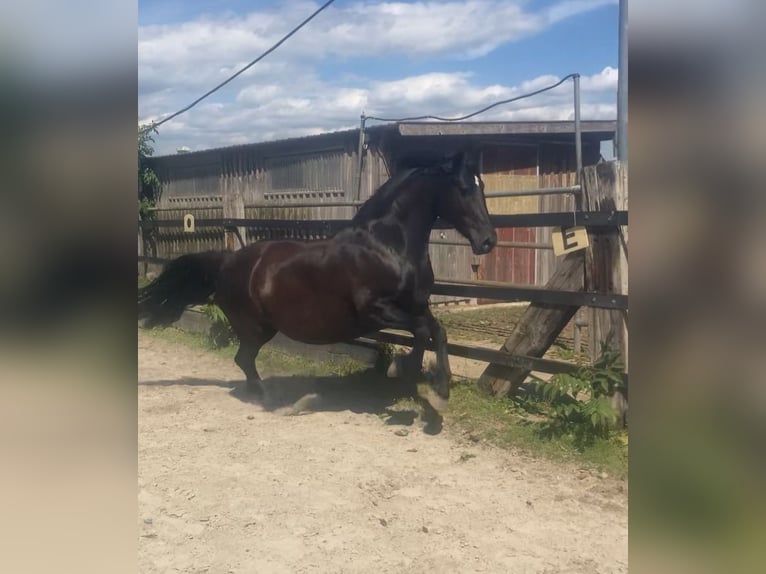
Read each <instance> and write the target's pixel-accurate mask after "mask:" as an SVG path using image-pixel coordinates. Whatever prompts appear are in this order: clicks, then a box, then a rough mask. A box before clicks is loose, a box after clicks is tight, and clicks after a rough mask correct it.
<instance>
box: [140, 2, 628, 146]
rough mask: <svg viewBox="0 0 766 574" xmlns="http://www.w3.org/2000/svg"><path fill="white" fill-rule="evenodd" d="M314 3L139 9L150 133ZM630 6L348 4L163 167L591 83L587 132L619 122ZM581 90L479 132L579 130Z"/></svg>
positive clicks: (497, 111) (160, 139)
mask: <svg viewBox="0 0 766 574" xmlns="http://www.w3.org/2000/svg"><path fill="white" fill-rule="evenodd" d="M321 4H322V2H310V1H305V0H287V1H273V0H261V1H257V2H253V1H249V2H246V1H243V0H241V1H237V0H195V1H194V2H188V1H185V0H164V1H160V0H139V4H138V11H139V15H138V21H139V30H138V82H139V93H138V97H139V99H138V109H139V123H140V124H144V123H148V122H151V121H157V120H160V119H162V118H163V117H165V116H167V115H169V114H171V113H173V112H175V111H177V110H179V109H181V108H182V107H184V106H186V105H188V104H189V103H191V102H192V101H193V100H195V99H196V98H197V97H199V96H201V95H202V94H203V93H205V92H206V91H207V90H209V89H211V88H212V87H213V86H215V85H216V84H218V83H220V82H221V81H223V80H225V79H226V78H227V77H229V76H230V75H231V74H233V73H234V72H236V71H237V70H239V69H240V68H241V67H243V66H244V65H246V64H247V63H249V62H250V61H251V60H253V59H255V58H256V57H257V56H258V55H260V54H261V53H262V52H263V51H265V50H266V49H267V48H269V47H270V46H271V45H272V44H274V43H275V42H276V41H277V40H279V39H280V38H281V37H282V36H283V35H284V34H286V33H287V32H289V31H290V30H291V29H292V28H293V27H294V26H296V25H297V24H298V23H300V22H301V21H302V20H303V19H304V18H306V17H307V16H308V15H309V14H311V13H312V12H313V11H314V10H316V9H317V8H318V7H319V6H320V5H321ZM617 22H618V0H468V1H464V2H454V1H400V2H376V1H356V0H336V1H335V3H334V4H332V5H331V6H330V7H329V8H327V9H326V10H325V11H323V12H322V13H320V14H319V15H318V16H317V17H316V18H315V19H314V20H312V21H311V22H309V23H308V24H307V25H306V26H305V27H304V28H303V29H301V30H300V31H299V32H298V33H297V34H296V35H295V36H293V37H292V38H290V39H289V40H287V42H286V43H285V44H283V45H282V46H281V47H280V48H278V49H277V50H276V51H275V52H273V53H272V54H270V55H269V56H267V57H266V58H265V59H264V60H262V61H261V62H259V63H258V64H256V65H255V66H253V67H252V68H250V69H249V70H248V71H247V72H245V73H244V74H242V75H241V76H239V77H238V78H236V79H235V80H234V81H233V82H231V83H230V84H228V85H227V86H226V87H224V88H223V89H221V90H219V91H218V92H215V93H214V94H212V95H211V96H209V97H208V98H207V99H205V100H203V101H202V102H201V103H200V104H198V105H197V106H196V107H195V108H193V109H192V110H190V111H188V112H186V113H184V114H182V115H180V116H178V117H176V118H174V119H172V120H170V121H169V122H167V123H166V124H163V125H162V126H160V128H159V134H158V135H155V136H154V137H155V154H156V155H163V154H171V153H175V152H176V150H177V148H179V147H182V146H184V147H188V148H189V149H191V150H201V149H209V148H214V147H221V146H228V145H237V144H244V143H252V142H260V141H268V140H275V139H282V138H287V137H297V136H304V135H311V134H317V133H323V132H328V131H335V130H339V129H349V128H354V127H358V125H359V116H360V114H361V113H362V112H364V113H365V114H367V115H376V116H383V117H407V116H416V115H425V114H429V115H438V116H443V117H456V116H459V115H464V114H467V113H471V112H473V111H476V110H478V109H480V108H482V107H484V106H487V105H489V104H492V103H494V102H496V101H499V100H504V99H507V98H511V97H514V96H517V95H521V94H524V93H527V92H529V91H533V90H536V89H538V88H540V87H543V86H546V85H550V84H553V83H555V82H557V81H558V80H559V79H560V78H562V77H564V76H566V75H567V74H570V73H579V74H580V75H581V88H582V97H581V101H582V107H581V109H582V119H584V120H587V119H615V118H616V115H617V112H616V109H617V108H616V92H617V72H618V71H617V40H618V37H617ZM572 117H573V109H572V84H571V82H566V83H564V84H563V85H562V86H561V87H559V88H557V89H556V90H553V91H551V92H547V93H545V94H541V95H538V96H534V97H532V98H528V99H524V100H522V101H520V102H518V103H513V104H508V105H504V106H499V107H497V108H494V109H493V110H491V111H490V112H487V113H486V114H482V115H480V116H477V117H476V118H474V119H475V120H567V119H572Z"/></svg>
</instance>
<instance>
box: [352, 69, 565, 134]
mask: <svg viewBox="0 0 766 574" xmlns="http://www.w3.org/2000/svg"><path fill="white" fill-rule="evenodd" d="M578 75H579V74H569V75H567V76H564V77H563V78H561V80H559V81H558V82H556V83H555V84H551V85H550V86H546V87H544V88H540V89H539V90H535V91H534V92H529V93H528V94H522V95H520V96H516V97H515V98H509V99H507V100H501V101H499V102H495V103H494V104H490V105H488V106H486V107H484V108H482V109H480V110H478V111H476V112H473V113H470V114H468V115H465V116H461V117H459V118H442V117H439V116H413V117H410V118H379V117H376V116H364V118H365V119H366V120H378V121H380V122H414V121H418V120H438V121H440V122H459V121H463V120H467V119H468V118H472V117H474V116H478V115H479V114H483V113H484V112H486V111H488V110H491V109H492V108H495V107H497V106H502V105H503V104H510V103H511V102H516V101H518V100H523V99H524V98H529V97H531V96H536V95H537V94H542V93H543V92H547V91H548V90H552V89H553V88H558V87H559V86H560V85H561V84H563V83H564V82H566V81H567V80H569V79H571V78H574V77H575V76H578Z"/></svg>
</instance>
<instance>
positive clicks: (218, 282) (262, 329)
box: [138, 154, 497, 406]
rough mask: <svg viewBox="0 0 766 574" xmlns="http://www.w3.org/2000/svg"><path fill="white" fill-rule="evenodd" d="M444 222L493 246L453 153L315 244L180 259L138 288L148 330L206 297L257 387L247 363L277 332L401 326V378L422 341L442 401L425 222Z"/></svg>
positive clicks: (396, 183) (342, 335) (443, 355)
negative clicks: (430, 351) (406, 345)
mask: <svg viewBox="0 0 766 574" xmlns="http://www.w3.org/2000/svg"><path fill="white" fill-rule="evenodd" d="M437 217H438V218H441V219H443V220H445V221H447V222H449V223H451V224H452V225H454V226H455V228H456V229H457V230H458V231H459V232H460V233H461V234H462V235H463V236H465V237H466V238H467V239H468V240H469V241H470V243H471V247H472V249H473V251H474V253H476V254H485V253H489V252H490V251H491V250H492V249H493V247H494V246H495V244H496V243H497V234H496V232H495V229H494V227H493V226H492V224H491V222H490V219H489V213H488V212H487V205H486V200H485V198H484V184H483V182H482V181H481V177H480V176H479V173H478V170H477V168H476V166H475V165H472V164H471V163H470V161H469V160H468V159H467V158H466V156H465V155H464V154H459V155H457V156H456V157H455V158H453V159H451V160H448V161H447V162H445V163H443V164H439V165H436V166H430V167H421V168H417V169H411V170H407V171H406V172H404V173H402V174H400V175H397V176H395V177H394V178H392V179H390V180H389V181H387V182H386V183H385V184H383V185H382V186H381V187H380V188H379V189H378V190H377V191H376V192H375V194H374V195H373V196H372V197H371V198H370V199H369V200H368V201H367V202H366V203H364V205H362V206H361V208H360V209H359V211H358V212H357V214H356V216H355V217H354V218H353V220H352V221H351V226H350V227H348V228H346V229H343V230H342V231H340V232H338V233H337V234H336V235H335V236H333V237H331V238H329V239H324V240H316V241H261V242H258V243H255V244H252V245H248V246H247V247H244V248H242V249H241V250H239V251H235V252H227V251H210V252H206V253H199V254H192V255H183V256H181V257H179V258H178V259H175V260H173V261H171V262H169V263H168V265H167V266H166V268H165V270H164V271H163V272H162V273H161V274H160V276H159V277H157V279H155V280H154V281H153V282H152V283H151V284H149V285H147V286H146V287H144V288H143V289H141V290H140V291H139V296H138V313H139V318H143V319H145V324H146V325H147V326H152V325H167V324H170V323H172V322H174V321H175V320H177V319H178V318H179V317H180V316H181V313H182V312H183V310H184V308H185V307H187V306H188V305H193V304H201V303H205V302H207V301H208V300H209V298H210V296H211V295H214V301H215V303H216V304H217V305H218V306H219V307H220V308H221V309H222V310H223V312H224V313H225V314H226V316H227V317H228V319H229V321H230V323H231V327H232V329H233V330H234V332H235V333H236V335H237V337H238V338H239V343H240V346H239V351H238V352H237V355H236V357H235V359H234V360H235V361H236V363H237V365H239V367H240V368H241V369H242V370H243V371H244V373H245V376H246V377H247V386H248V388H249V389H250V390H252V391H253V392H256V393H258V392H261V385H260V377H259V375H258V371H257V370H256V368H255V359H256V356H257V355H258V351H259V350H260V348H261V347H262V346H263V345H264V344H266V343H267V342H268V341H269V340H270V339H271V338H272V337H274V335H275V334H276V333H277V332H282V333H284V334H285V335H287V336H288V337H290V338H292V339H295V340H297V341H302V342H304V343H314V344H326V343H337V342H342V341H349V340H352V339H354V338H356V337H359V336H363V335H365V334H368V333H372V332H374V331H377V330H380V329H385V328H393V329H401V330H406V331H410V332H411V333H412V334H413V336H414V339H415V340H414V346H413V348H412V351H411V352H410V353H409V354H408V355H407V356H406V357H404V358H403V361H402V363H403V364H402V367H403V368H402V371H403V372H401V373H400V375H404V376H405V377H408V378H410V377H411V378H413V379H414V377H415V376H417V375H419V374H420V372H421V369H422V363H423V353H424V351H425V346H426V344H427V342H428V341H429V340H433V342H434V345H435V347H436V355H437V364H436V371H435V373H434V377H433V382H432V385H433V387H434V390H435V391H436V394H437V395H438V397H440V398H441V399H442V400H443V403H442V405H440V406H443V404H445V403H446V400H447V399H448V398H449V382H450V377H451V372H450V367H449V361H448V357H447V336H446V334H445V332H444V329H442V327H441V325H439V322H438V321H437V320H436V319H435V318H434V316H433V315H432V314H431V310H430V309H429V306H428V298H429V295H430V291H431V288H432V286H433V283H434V274H433V269H432V267H431V260H430V258H429V255H428V238H429V235H430V232H431V228H432V227H433V224H434V221H435V220H436V218H437Z"/></svg>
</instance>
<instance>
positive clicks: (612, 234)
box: [583, 161, 628, 424]
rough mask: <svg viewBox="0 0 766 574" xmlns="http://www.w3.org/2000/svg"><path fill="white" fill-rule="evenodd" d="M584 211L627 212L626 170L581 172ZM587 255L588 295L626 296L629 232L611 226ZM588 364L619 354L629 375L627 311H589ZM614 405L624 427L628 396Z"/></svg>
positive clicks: (612, 165)
mask: <svg viewBox="0 0 766 574" xmlns="http://www.w3.org/2000/svg"><path fill="white" fill-rule="evenodd" d="M583 209H585V210H588V211H602V212H615V211H625V210H627V209H628V166H627V163H625V162H620V161H612V162H604V163H599V164H597V165H594V166H589V167H587V168H585V169H584V170H583ZM589 242H590V247H589V248H588V249H587V251H586V267H585V287H586V289H587V290H588V291H593V292H599V293H609V294H619V295H625V296H627V295H628V228H627V226H614V227H613V228H611V229H609V228H607V230H606V231H604V230H602V231H601V232H600V233H591V234H590V236H589ZM588 314H589V315H588V322H589V325H590V328H589V335H590V340H589V347H590V354H591V362H594V361H595V360H596V359H598V357H599V355H600V354H601V353H602V350H603V348H605V347H606V348H610V349H611V350H613V351H619V352H620V354H621V357H622V361H623V364H624V367H625V372H626V373H627V372H628V311H627V310H626V309H623V310H608V309H589V310H588ZM613 405H614V406H615V408H616V409H617V411H618V414H619V417H620V420H621V422H622V423H623V424H625V422H626V417H627V396H625V395H622V394H620V393H618V394H617V395H615V397H614V400H613Z"/></svg>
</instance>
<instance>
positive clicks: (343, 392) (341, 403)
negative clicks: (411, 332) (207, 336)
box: [141, 369, 441, 434]
mask: <svg viewBox="0 0 766 574" xmlns="http://www.w3.org/2000/svg"><path fill="white" fill-rule="evenodd" d="M141 385H145V386H175V385H188V386H217V387H223V388H227V389H229V395H230V396H232V397H234V398H236V399H237V400H240V401H242V402H245V403H252V404H257V405H259V406H260V407H261V408H263V410H265V411H267V412H274V413H277V414H282V415H300V414H307V413H311V412H339V411H346V410H348V411H351V412H354V413H368V414H374V415H378V416H381V417H384V420H385V424H389V425H407V426H410V425H413V424H414V423H415V422H416V420H417V419H418V416H419V414H420V411H421V410H424V411H425V412H424V417H423V418H424V420H425V421H426V422H427V423H429V424H427V427H428V428H427V429H426V432H429V434H432V433H434V432H439V430H441V421H440V420H439V421H438V424H437V425H434V422H433V416H434V415H433V413H432V412H431V411H432V409H430V408H429V407H428V405H427V401H426V399H425V398H423V397H422V396H421V395H419V394H418V390H417V385H416V384H415V383H413V382H407V381H402V380H400V379H393V378H387V377H385V376H383V375H381V374H380V373H378V372H377V371H375V370H374V369H369V370H366V371H361V372H357V373H353V374H349V375H337V376H336V375H331V376H310V375H291V376H272V377H267V378H265V379H263V380H262V381H261V385H262V387H263V393H259V394H256V393H254V392H252V391H251V390H249V389H248V388H247V385H246V384H245V382H244V381H222V380H213V379H198V378H189V377H185V378H182V379H178V380H158V381H147V382H142V383H141ZM407 399H411V400H407ZM418 405H419V406H420V407H421V408H418Z"/></svg>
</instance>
